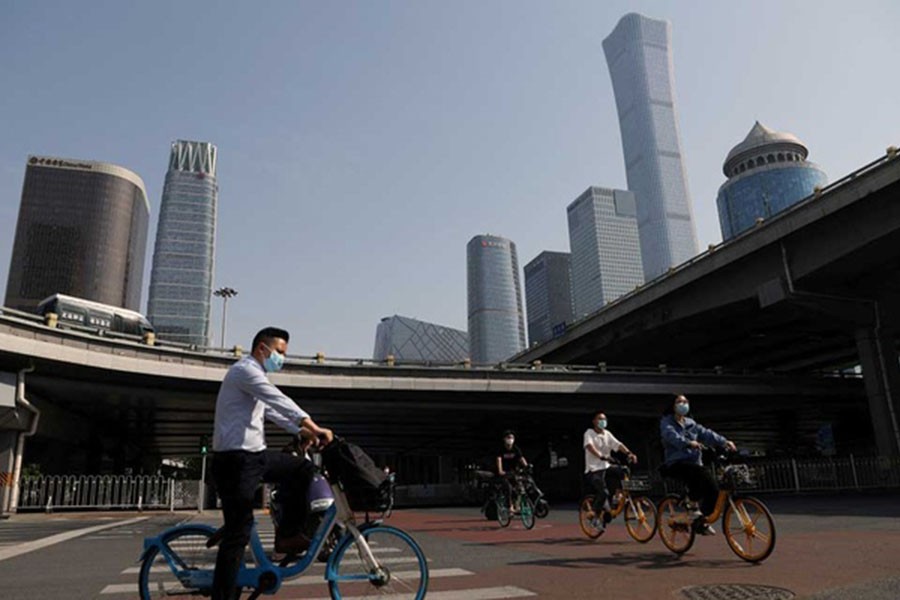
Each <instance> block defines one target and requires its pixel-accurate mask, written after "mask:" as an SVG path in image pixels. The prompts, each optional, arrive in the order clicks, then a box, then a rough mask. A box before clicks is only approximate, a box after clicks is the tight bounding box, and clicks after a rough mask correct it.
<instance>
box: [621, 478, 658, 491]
mask: <svg viewBox="0 0 900 600" xmlns="http://www.w3.org/2000/svg"><path fill="white" fill-rule="evenodd" d="M651 487H652V486H651V484H650V477H648V476H646V475H645V476H642V477H632V478H630V479H626V480H624V481H623V482H622V489H623V490H625V491H626V492H648V491H650V488H651Z"/></svg>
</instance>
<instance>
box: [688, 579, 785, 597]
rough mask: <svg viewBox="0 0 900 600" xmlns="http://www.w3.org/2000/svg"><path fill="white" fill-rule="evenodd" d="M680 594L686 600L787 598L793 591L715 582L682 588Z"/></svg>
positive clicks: (764, 586)
mask: <svg viewBox="0 0 900 600" xmlns="http://www.w3.org/2000/svg"><path fill="white" fill-rule="evenodd" d="M681 596H682V597H683V598H685V599H686V600H788V599H790V598H793V597H794V592H792V591H790V590H786V589H784V588H777V587H772V586H768V585H753V584H750V583H717V584H713V585H692V586H689V587H686V588H682V589H681Z"/></svg>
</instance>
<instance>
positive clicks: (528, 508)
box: [519, 494, 534, 529]
mask: <svg viewBox="0 0 900 600" xmlns="http://www.w3.org/2000/svg"><path fill="white" fill-rule="evenodd" d="M519 517H521V519H522V525H524V526H525V529H534V502H532V501H531V498H529V497H528V496H526V495H525V494H522V495H521V496H520V497H519Z"/></svg>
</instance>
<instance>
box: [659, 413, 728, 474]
mask: <svg viewBox="0 0 900 600" xmlns="http://www.w3.org/2000/svg"><path fill="white" fill-rule="evenodd" d="M659 435H660V437H661V438H662V443H663V449H664V450H665V453H666V454H665V463H666V464H667V465H671V464H674V463H691V464H695V465H702V464H703V460H702V458H701V452H700V449H699V448H691V447H690V446H689V445H688V444H690V442H692V441H699V442H701V443H702V444H705V445H707V446H714V447H721V446H724V445H725V442H726V440H725V438H724V437H722V436H721V435H719V434H718V433H716V432H715V431H713V430H712V429H707V428H706V427H704V426H703V425H701V424H699V423H698V422H697V421H695V420H693V419H692V418H690V417H685V418H684V425H681V424H680V423H679V422H678V421H677V420H676V419H675V415H666V416H664V417H663V418H662V419H661V420H660V421H659Z"/></svg>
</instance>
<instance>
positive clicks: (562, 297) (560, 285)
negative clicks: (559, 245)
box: [525, 251, 573, 345]
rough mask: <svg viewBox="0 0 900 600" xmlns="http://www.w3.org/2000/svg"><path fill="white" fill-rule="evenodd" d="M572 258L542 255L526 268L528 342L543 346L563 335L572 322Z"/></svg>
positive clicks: (563, 253) (544, 253)
mask: <svg viewBox="0 0 900 600" xmlns="http://www.w3.org/2000/svg"><path fill="white" fill-rule="evenodd" d="M570 270H571V255H570V254H569V253H568V252H549V251H544V252H541V253H540V254H538V255H537V256H536V257H534V259H532V261H531V262H530V263H528V264H527V265H525V306H526V308H527V309H528V311H527V312H528V342H529V343H530V344H531V345H534V344H540V343H542V342H546V341H547V340H549V339H552V338H554V337H557V336H558V335H562V333H563V332H565V330H566V325H568V324H570V323H571V322H572V320H573V319H572V281H571V275H570Z"/></svg>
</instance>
